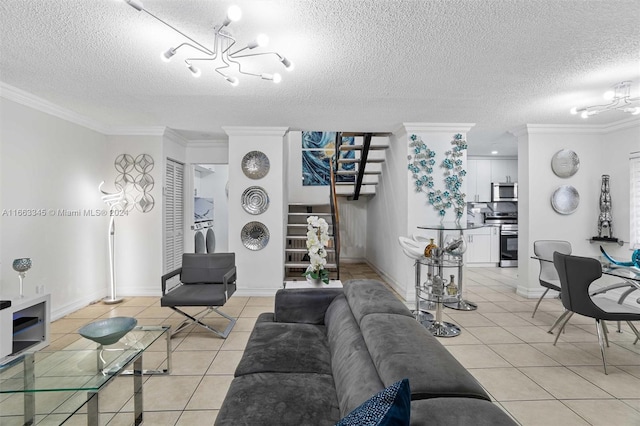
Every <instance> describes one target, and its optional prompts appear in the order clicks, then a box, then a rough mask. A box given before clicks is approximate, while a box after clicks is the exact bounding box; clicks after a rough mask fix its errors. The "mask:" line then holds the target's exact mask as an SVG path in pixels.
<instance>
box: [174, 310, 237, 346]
mask: <svg viewBox="0 0 640 426" xmlns="http://www.w3.org/2000/svg"><path fill="white" fill-rule="evenodd" d="M169 307H170V308H171V309H173V310H174V311H176V312H178V313H180V314H182V315H184V316H185V317H187V318H188V319H186V320H184V321H183V322H182V323H181V324H180V325H179V326H178V327H176V330H175V331H174V332H173V334H176V333H178V332H180V331H182V330H183V329H184V328H185V327H187V326H189V325H191V324H192V323H193V324H196V325H199V326H200V327H203V328H205V329H207V330H209V331H211V332H213V333H215V334H217V335H218V336H220V337H222V338H223V339H226V338H227V336H228V335H229V333H231V329H233V326H234V325H235V324H236V319H235V318H233V317H231V316H229V315H227V314H225V313H224V312H221V311H219V310H218V309H217V308H214V307H213V306H209V307H208V308H207V309H204V310H202V311H200V312H198V313H197V314H195V315H193V316H192V315H189V314H188V313H186V312H184V311H181V310H180V309H178V308H176V307H175V306H169ZM210 312H215V313H217V314H218V315H220V316H222V317H224V318H226V319H228V320H229V324H228V325H227V328H225V329H224V331H219V330H216V329H215V328H213V327H210V326H208V325H207V324H205V323H203V322H202V321H201V319H202V318H204V317H205V316H206V315H207V314H209V313H210ZM173 334H172V335H173Z"/></svg>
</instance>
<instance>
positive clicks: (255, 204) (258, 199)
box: [241, 186, 269, 214]
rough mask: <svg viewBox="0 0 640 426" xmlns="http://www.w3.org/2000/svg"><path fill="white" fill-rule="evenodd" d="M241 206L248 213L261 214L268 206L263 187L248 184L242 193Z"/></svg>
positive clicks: (267, 198)
mask: <svg viewBox="0 0 640 426" xmlns="http://www.w3.org/2000/svg"><path fill="white" fill-rule="evenodd" d="M241 202H242V208H243V209H244V211H246V212H247V213H249V214H261V213H264V212H266V211H267V209H268V208H269V196H268V195H267V191H265V190H264V188H261V187H259V186H250V187H249V188H247V189H245V190H244V192H243V193H242V198H241Z"/></svg>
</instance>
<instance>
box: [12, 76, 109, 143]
mask: <svg viewBox="0 0 640 426" xmlns="http://www.w3.org/2000/svg"><path fill="white" fill-rule="evenodd" d="M0 97H3V98H5V99H8V100H10V101H13V102H16V103H18V104H21V105H25V106H28V107H29V108H33V109H35V110H37V111H40V112H44V113H46V114H49V115H53V116H54V117H58V118H61V119H63V120H66V121H69V122H71V123H74V124H77V125H79V126H82V127H86V128H87V129H90V130H93V131H96V132H98V133H102V134H108V127H107V126H105V125H104V124H103V123H100V122H98V121H96V120H94V119H92V118H89V117H86V116H84V115H82V114H78V113H77V112H74V111H71V110H69V109H66V108H63V107H61V106H58V105H56V104H54V103H52V102H49V101H47V100H46V99H43V98H40V97H38V96H35V95H33V94H31V93H29V92H25V91H24V90H22V89H18V88H17V87H14V86H11V85H9V84H7V83H4V82H2V81H0Z"/></svg>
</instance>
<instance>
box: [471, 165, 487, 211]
mask: <svg viewBox="0 0 640 426" xmlns="http://www.w3.org/2000/svg"><path fill="white" fill-rule="evenodd" d="M467 201H480V202H488V201H491V160H467Z"/></svg>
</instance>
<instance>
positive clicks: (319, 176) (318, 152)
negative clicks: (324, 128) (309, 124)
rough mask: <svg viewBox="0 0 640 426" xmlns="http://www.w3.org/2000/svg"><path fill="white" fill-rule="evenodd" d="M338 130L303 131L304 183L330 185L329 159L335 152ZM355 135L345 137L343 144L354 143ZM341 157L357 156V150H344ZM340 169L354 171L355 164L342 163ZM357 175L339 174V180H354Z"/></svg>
mask: <svg viewBox="0 0 640 426" xmlns="http://www.w3.org/2000/svg"><path fill="white" fill-rule="evenodd" d="M335 139H336V132H302V185H303V186H324V185H329V183H330V181H331V178H330V169H329V167H330V166H329V161H330V160H331V157H333V154H334V153H335ZM354 143H355V139H354V138H353V137H343V138H342V144H343V145H353V144H354ZM340 158H355V151H347V152H344V153H343V154H342V155H341V157H340ZM338 170H346V171H353V170H355V164H353V163H346V164H340V166H339V169H338ZM354 180H355V176H337V179H336V181H337V182H353V181H354Z"/></svg>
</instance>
